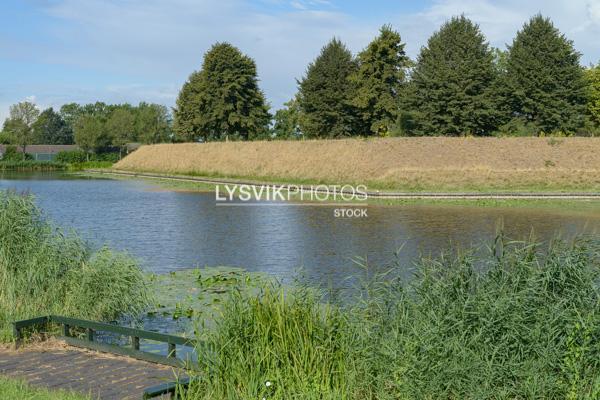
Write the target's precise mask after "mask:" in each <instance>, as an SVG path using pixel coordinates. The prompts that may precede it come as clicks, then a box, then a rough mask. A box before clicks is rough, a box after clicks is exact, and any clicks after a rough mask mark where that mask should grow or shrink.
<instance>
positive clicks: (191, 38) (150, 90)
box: [0, 0, 600, 121]
mask: <svg viewBox="0 0 600 400" xmlns="http://www.w3.org/2000/svg"><path fill="white" fill-rule="evenodd" d="M538 12H541V13H542V14H543V15H545V16H548V17H550V18H551V19H552V20H553V21H554V23H555V25H556V26H557V27H558V28H559V29H560V30H561V31H562V32H563V33H564V34H565V35H566V36H567V37H568V38H569V39H571V40H573V41H574V44H575V47H576V48H577V50H578V51H580V52H581V53H582V63H583V64H585V65H588V64H590V63H597V62H598V61H600V0H527V1H523V0H497V1H492V0H462V1H458V0H429V1H406V0H405V1H403V0H396V1H383V0H370V1H366V0H253V1H242V0H169V1H167V0H2V11H0V121H3V120H4V118H6V116H7V115H8V109H9V106H10V104H13V103H16V102H19V101H24V100H29V101H34V102H35V103H36V104H37V105H38V106H39V107H40V108H41V109H43V108H46V107H50V106H52V107H55V108H56V107H60V106H61V105H62V104H64V103H69V102H78V103H89V102H95V101H104V102H106V103H123V102H129V103H138V102H140V101H147V102H154V103H160V104H164V105H166V106H168V107H173V106H174V104H175V100H176V98H177V94H178V92H179V89H180V88H181V86H182V84H183V83H184V82H185V80H186V79H187V78H188V76H189V75H190V73H191V72H193V71H194V70H197V69H199V68H200V66H201V63H202V57H203V54H204V53H205V52H206V51H207V50H208V49H209V48H210V46H211V45H212V44H213V43H215V42H218V41H228V42H230V43H232V44H234V45H236V46H237V47H239V48H240V49H241V50H242V51H243V52H244V53H246V54H248V55H249V56H251V57H252V58H254V59H255V60H256V63H257V67H258V74H259V79H260V86H261V88H262V89H263V91H264V92H265V94H266V96H267V99H268V101H269V103H270V105H271V107H272V109H273V110H275V109H277V108H280V107H281V106H282V104H283V103H284V102H286V101H287V100H289V99H291V98H292V97H293V95H294V94H295V92H296V90H297V83H296V79H300V78H301V77H302V76H303V74H304V72H305V70H306V66H307V65H308V63H309V62H311V61H312V60H314V58H315V57H316V56H317V55H318V53H319V51H320V49H321V47H322V46H323V45H324V44H326V43H327V41H329V40H330V39H331V38H332V37H334V36H335V37H338V38H340V39H341V40H342V41H344V42H345V43H346V44H347V45H348V47H349V48H350V50H352V51H353V52H354V53H357V52H359V51H360V50H362V49H363V48H364V47H365V46H366V45H367V44H368V43H369V41H370V40H372V39H373V38H374V37H375V36H376V35H377V32H378V30H379V28H380V27H381V26H382V25H383V24H391V25H392V26H393V27H394V28H395V29H396V30H397V31H398V32H400V35H401V36H402V40H403V41H404V42H406V50H407V53H408V54H409V56H411V57H412V58H416V56H417V54H418V52H419V49H420V48H421V46H423V45H425V44H426V43H427V38H428V37H429V36H430V35H431V34H432V33H433V32H435V31H436V30H437V29H438V28H439V26H440V25H441V24H442V23H443V22H444V21H445V20H447V19H449V18H451V17H452V16H455V15H459V14H465V15H466V16H467V17H469V18H471V19H472V20H474V21H475V22H476V23H478V24H479V25H480V27H481V30H482V31H483V33H484V34H485V35H486V37H487V40H488V41H489V42H490V44H491V45H492V46H495V47H500V48H505V46H506V44H510V43H511V42H512V39H513V37H514V35H515V33H516V32H517V31H518V30H519V29H520V28H521V27H522V26H523V24H524V23H525V22H526V21H527V20H528V19H529V17H531V16H532V15H534V14H536V13H538Z"/></svg>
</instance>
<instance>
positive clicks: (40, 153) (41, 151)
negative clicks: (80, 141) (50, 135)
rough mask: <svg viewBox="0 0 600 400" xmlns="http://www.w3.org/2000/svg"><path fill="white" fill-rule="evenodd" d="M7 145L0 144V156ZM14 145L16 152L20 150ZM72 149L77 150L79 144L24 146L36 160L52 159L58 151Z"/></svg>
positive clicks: (19, 147) (20, 149)
mask: <svg viewBox="0 0 600 400" xmlns="http://www.w3.org/2000/svg"><path fill="white" fill-rule="evenodd" d="M7 147H8V146H7V145H3V144H0V158H2V156H3V155H4V152H5V151H6V148H7ZM16 147H17V151H18V152H21V151H22V148H21V146H16ZM74 150H79V146H76V145H66V144H64V145H63V144H57V145H54V144H32V145H29V146H27V147H26V148H25V151H26V152H27V153H28V154H31V155H32V156H33V158H34V159H35V160H37V161H52V160H54V159H55V158H56V155H57V154H58V153H59V152H61V151H74Z"/></svg>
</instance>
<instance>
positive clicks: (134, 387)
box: [0, 343, 180, 400]
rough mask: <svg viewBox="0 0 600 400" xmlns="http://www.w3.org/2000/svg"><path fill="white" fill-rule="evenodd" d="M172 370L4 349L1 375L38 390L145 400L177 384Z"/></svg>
mask: <svg viewBox="0 0 600 400" xmlns="http://www.w3.org/2000/svg"><path fill="white" fill-rule="evenodd" d="M178 373H180V371H177V370H176V369H174V368H172V367H167V366H162V365H158V364H153V363H149V362H145V361H137V360H133V359H130V358H126V357H120V356H113V355H108V354H104V353H98V352H94V351H88V350H81V349H76V348H71V347H66V346H61V345H57V344H56V343H55V344H51V345H47V346H44V347H34V348H27V347H26V348H24V349H20V350H13V349H2V348H0V374H1V375H4V376H7V377H11V378H17V379H23V380H25V381H26V382H28V383H29V384H30V385H32V386H34V387H45V388H49V389H62V390H70V391H75V392H79V393H82V394H87V395H90V396H91V398H92V399H102V400H113V399H114V400H117V399H119V400H121V399H141V398H142V393H143V391H144V389H145V388H147V387H149V386H154V385H159V384H161V383H166V382H169V381H173V380H175V378H176V375H177V374H178Z"/></svg>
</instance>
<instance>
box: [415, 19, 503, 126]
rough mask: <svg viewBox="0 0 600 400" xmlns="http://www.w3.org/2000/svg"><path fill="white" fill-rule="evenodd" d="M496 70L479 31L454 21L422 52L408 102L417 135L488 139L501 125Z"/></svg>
mask: <svg viewBox="0 0 600 400" xmlns="http://www.w3.org/2000/svg"><path fill="white" fill-rule="evenodd" d="M496 68H497V67H496V66H495V64H494V54H493V53H492V51H491V49H490V47H489V45H488V43H487V42H486V41H485V37H484V36H483V34H482V33H481V31H480V30H479V27H478V26H477V25H476V24H474V23H473V22H471V21H470V20H469V19H468V18H466V17H465V16H460V17H454V18H452V19H451V20H450V21H448V22H446V23H445V24H444V25H442V27H441V28H440V30H439V31H437V32H436V33H434V34H433V36H431V38H429V41H428V42H427V46H426V47H423V48H422V49H421V53H420V55H419V57H418V60H417V65H416V67H415V69H414V71H413V73H412V83H411V85H412V87H411V88H410V89H411V99H410V104H411V106H412V109H413V118H412V121H411V122H412V123H411V125H412V131H411V132H409V133H411V134H416V135H448V136H462V135H486V134H489V133H490V132H491V131H493V130H494V129H495V128H496V126H497V119H498V113H497V111H496V109H497V101H496V94H495V93H496V92H495V89H494V82H495V80H496V77H497V69H496Z"/></svg>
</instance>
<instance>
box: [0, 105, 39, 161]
mask: <svg viewBox="0 0 600 400" xmlns="http://www.w3.org/2000/svg"><path fill="white" fill-rule="evenodd" d="M39 114H40V111H39V110H38V109H37V107H36V106H35V104H33V103H30V102H28V101H24V102H21V103H17V104H13V105H12V106H10V114H9V117H8V118H7V119H6V120H5V121H4V128H3V130H4V131H5V132H8V133H9V134H10V135H11V136H12V137H13V138H14V141H15V144H18V145H20V146H21V148H23V149H25V148H26V147H27V145H29V144H31V143H32V142H33V140H34V132H33V126H34V124H35V122H36V120H37V118H38V116H39Z"/></svg>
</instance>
